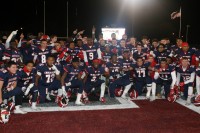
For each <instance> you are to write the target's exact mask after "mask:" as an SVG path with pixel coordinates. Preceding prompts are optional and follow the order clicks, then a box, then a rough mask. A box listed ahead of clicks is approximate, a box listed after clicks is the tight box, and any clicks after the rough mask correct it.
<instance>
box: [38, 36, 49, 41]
mask: <svg viewBox="0 0 200 133" xmlns="http://www.w3.org/2000/svg"><path fill="white" fill-rule="evenodd" d="M40 40H47V41H48V40H50V37H49V36H48V35H42V36H41V38H40Z"/></svg>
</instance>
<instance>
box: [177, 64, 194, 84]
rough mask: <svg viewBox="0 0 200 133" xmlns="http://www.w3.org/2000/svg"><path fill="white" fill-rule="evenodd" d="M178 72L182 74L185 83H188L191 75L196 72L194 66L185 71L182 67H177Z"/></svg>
mask: <svg viewBox="0 0 200 133" xmlns="http://www.w3.org/2000/svg"><path fill="white" fill-rule="evenodd" d="M176 72H178V73H180V75H181V77H182V78H183V81H187V80H189V79H190V78H191V73H193V72H195V67H194V66H192V65H191V66H188V67H187V69H186V70H185V71H184V70H183V68H182V66H181V65H177V66H176Z"/></svg>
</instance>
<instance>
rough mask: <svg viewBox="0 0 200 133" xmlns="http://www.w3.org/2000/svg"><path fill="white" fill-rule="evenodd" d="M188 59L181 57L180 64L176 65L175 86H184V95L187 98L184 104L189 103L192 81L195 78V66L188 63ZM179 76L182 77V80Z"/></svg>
mask: <svg viewBox="0 0 200 133" xmlns="http://www.w3.org/2000/svg"><path fill="white" fill-rule="evenodd" d="M189 64H190V63H189V60H188V58H186V57H183V58H182V59H181V65H177V68H176V71H177V81H176V85H177V86H183V87H184V97H185V98H186V99H187V102H186V105H190V104H191V97H192V94H193V82H194V79H195V67H194V66H193V65H189ZM181 78H182V79H183V81H182V82H180V81H181Z"/></svg>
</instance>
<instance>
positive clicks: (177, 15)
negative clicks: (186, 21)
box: [171, 8, 181, 19]
mask: <svg viewBox="0 0 200 133" xmlns="http://www.w3.org/2000/svg"><path fill="white" fill-rule="evenodd" d="M178 17H181V8H180V11H179V12H172V13H171V19H175V18H178Z"/></svg>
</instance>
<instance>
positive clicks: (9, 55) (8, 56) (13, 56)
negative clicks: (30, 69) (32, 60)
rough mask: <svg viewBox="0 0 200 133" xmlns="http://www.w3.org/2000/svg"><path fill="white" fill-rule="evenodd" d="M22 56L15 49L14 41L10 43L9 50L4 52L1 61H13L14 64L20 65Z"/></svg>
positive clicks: (16, 48)
mask: <svg viewBox="0 0 200 133" xmlns="http://www.w3.org/2000/svg"><path fill="white" fill-rule="evenodd" d="M21 57H22V55H21V53H20V51H19V49H18V47H17V43H16V41H14V40H13V41H11V42H10V48H8V49H6V50H5V53H4V57H3V59H4V60H6V61H7V62H9V61H14V62H16V63H19V64H21V63H22V58H21Z"/></svg>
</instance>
